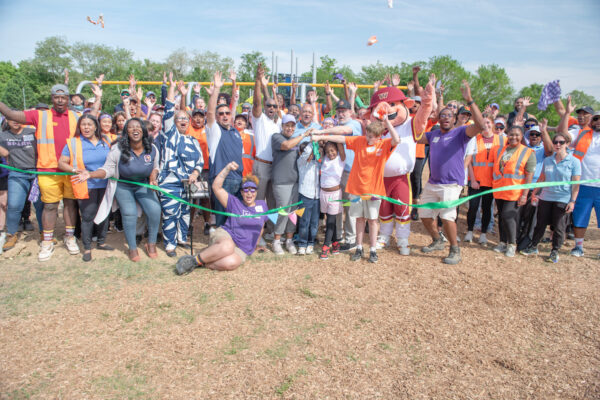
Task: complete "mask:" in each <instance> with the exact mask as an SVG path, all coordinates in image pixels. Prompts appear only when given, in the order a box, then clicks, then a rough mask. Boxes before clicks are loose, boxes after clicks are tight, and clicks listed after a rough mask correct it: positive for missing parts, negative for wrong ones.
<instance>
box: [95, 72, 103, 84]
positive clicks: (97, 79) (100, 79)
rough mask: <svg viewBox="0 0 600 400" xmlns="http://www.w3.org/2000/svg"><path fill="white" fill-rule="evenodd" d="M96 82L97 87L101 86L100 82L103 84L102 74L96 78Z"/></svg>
mask: <svg viewBox="0 0 600 400" xmlns="http://www.w3.org/2000/svg"><path fill="white" fill-rule="evenodd" d="M96 82H98V86H102V82H104V74H100V76H98V77H96Z"/></svg>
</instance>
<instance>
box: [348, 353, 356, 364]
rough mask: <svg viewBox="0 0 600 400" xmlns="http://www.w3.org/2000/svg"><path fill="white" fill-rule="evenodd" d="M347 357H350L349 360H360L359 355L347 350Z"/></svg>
mask: <svg viewBox="0 0 600 400" xmlns="http://www.w3.org/2000/svg"><path fill="white" fill-rule="evenodd" d="M346 358H347V359H348V361H354V362H356V361H358V357H357V356H356V355H354V353H351V352H347V353H346Z"/></svg>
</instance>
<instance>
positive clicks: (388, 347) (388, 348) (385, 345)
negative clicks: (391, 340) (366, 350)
mask: <svg viewBox="0 0 600 400" xmlns="http://www.w3.org/2000/svg"><path fill="white" fill-rule="evenodd" d="M378 346H379V348H380V349H381V350H384V351H388V350H391V349H392V346H390V345H389V344H387V343H379V345H378Z"/></svg>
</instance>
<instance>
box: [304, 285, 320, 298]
mask: <svg viewBox="0 0 600 400" xmlns="http://www.w3.org/2000/svg"><path fill="white" fill-rule="evenodd" d="M300 293H302V294H303V295H305V296H306V297H310V298H311V299H314V298H317V297H319V295H317V294H314V293H313V292H311V290H310V289H309V288H306V287H303V288H300Z"/></svg>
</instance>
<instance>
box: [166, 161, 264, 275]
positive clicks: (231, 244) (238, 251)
mask: <svg viewBox="0 0 600 400" xmlns="http://www.w3.org/2000/svg"><path fill="white" fill-rule="evenodd" d="M238 168H239V166H238V164H237V163H236V162H234V161H232V162H230V163H229V164H227V166H226V167H225V168H223V170H222V171H221V172H220V173H219V175H217V177H216V178H215V181H214V182H213V186H212V189H213V193H214V195H215V197H216V199H217V200H218V201H219V203H221V205H222V206H223V207H225V211H226V212H228V213H234V214H239V215H253V214H257V213H263V212H265V211H267V209H268V208H267V203H266V202H265V201H264V200H258V201H257V200H256V188H257V187H258V178H256V177H255V176H254V175H247V176H245V177H244V178H243V179H242V188H241V193H242V201H240V200H239V199H238V198H237V197H235V196H233V195H231V194H229V193H227V191H226V190H225V189H223V181H224V180H225V178H226V177H227V175H228V174H229V172H230V171H235V170H237V169H238ZM266 220H267V216H266V215H261V216H258V217H254V218H247V217H229V218H227V221H226V222H225V224H224V225H223V226H221V227H220V228H218V229H217V230H216V231H215V232H214V233H213V234H212V235H211V236H210V241H209V243H208V247H207V248H205V249H204V250H202V251H201V252H200V253H198V254H197V255H196V256H183V257H181V258H180V259H179V260H178V261H177V270H176V271H177V274H178V275H182V274H186V273H189V272H191V271H192V270H193V269H194V268H196V267H206V268H210V269H214V270H217V271H233V270H234V269H236V268H237V267H239V266H240V265H242V264H243V263H244V261H245V260H246V257H247V256H249V255H252V253H254V249H255V248H256V243H257V242H258V238H259V237H261V234H262V229H263V225H264V224H265V222H266Z"/></svg>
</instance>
